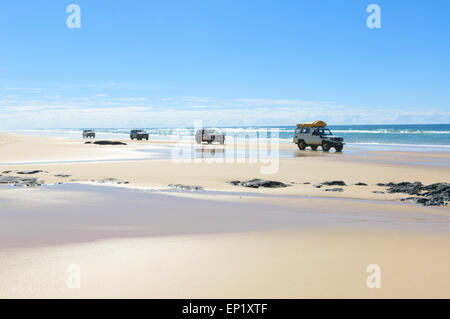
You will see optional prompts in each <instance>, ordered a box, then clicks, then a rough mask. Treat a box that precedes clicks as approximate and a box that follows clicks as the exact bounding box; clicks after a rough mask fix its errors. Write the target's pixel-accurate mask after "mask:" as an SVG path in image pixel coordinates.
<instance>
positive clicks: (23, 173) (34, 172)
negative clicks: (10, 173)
mask: <svg viewBox="0 0 450 319" xmlns="http://www.w3.org/2000/svg"><path fill="white" fill-rule="evenodd" d="M43 172H44V171H42V170H40V169H38V170H34V171H28V172H17V174H19V175H34V174H38V173H43Z"/></svg>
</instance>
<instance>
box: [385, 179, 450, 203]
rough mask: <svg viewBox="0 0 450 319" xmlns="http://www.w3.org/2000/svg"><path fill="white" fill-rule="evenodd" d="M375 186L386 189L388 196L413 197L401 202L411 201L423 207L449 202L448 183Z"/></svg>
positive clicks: (449, 188)
mask: <svg viewBox="0 0 450 319" xmlns="http://www.w3.org/2000/svg"><path fill="white" fill-rule="evenodd" d="M377 185H379V186H385V187H387V190H386V191H387V192H388V193H389V194H395V193H402V194H408V195H415V196H414V197H407V198H404V199H402V201H413V202H415V203H417V204H420V205H423V206H446V205H447V203H448V202H450V183H434V184H431V185H426V186H425V185H423V184H422V183H421V182H414V183H410V182H400V183H393V182H390V183H386V184H382V183H379V184H377Z"/></svg>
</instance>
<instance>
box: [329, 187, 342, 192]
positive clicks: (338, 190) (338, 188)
mask: <svg viewBox="0 0 450 319" xmlns="http://www.w3.org/2000/svg"><path fill="white" fill-rule="evenodd" d="M325 191H326V192H343V191H344V189H343V188H340V187H336V188H327V189H325Z"/></svg>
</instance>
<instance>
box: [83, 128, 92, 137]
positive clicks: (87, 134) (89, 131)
mask: <svg viewBox="0 0 450 319" xmlns="http://www.w3.org/2000/svg"><path fill="white" fill-rule="evenodd" d="M83 138H95V132H94V131H93V130H84V131H83Z"/></svg>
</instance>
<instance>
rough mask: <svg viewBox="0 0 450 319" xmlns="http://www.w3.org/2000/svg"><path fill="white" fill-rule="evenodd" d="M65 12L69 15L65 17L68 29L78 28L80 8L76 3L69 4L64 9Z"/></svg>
mask: <svg viewBox="0 0 450 319" xmlns="http://www.w3.org/2000/svg"><path fill="white" fill-rule="evenodd" d="M66 12H67V13H70V15H69V16H68V17H67V20H66V26H67V27H68V28H69V29H80V28H81V8H80V6H79V5H78V4H70V5H68V6H67V9H66Z"/></svg>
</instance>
